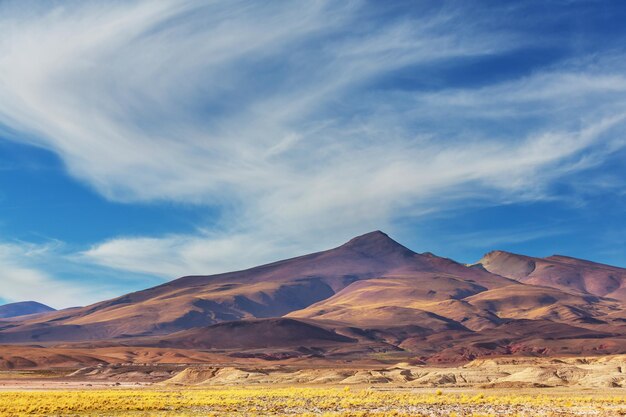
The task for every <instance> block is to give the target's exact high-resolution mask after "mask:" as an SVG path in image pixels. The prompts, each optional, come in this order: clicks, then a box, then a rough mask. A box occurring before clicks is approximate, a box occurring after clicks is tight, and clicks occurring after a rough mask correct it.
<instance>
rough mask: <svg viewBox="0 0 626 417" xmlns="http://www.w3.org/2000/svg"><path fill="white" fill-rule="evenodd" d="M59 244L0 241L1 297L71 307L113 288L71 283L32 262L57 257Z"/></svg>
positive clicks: (8, 300)
mask: <svg viewBox="0 0 626 417" xmlns="http://www.w3.org/2000/svg"><path fill="white" fill-rule="evenodd" d="M58 249H59V248H58V243H57V242H54V243H49V244H38V245H37V244H30V243H6V242H5V243H0V271H2V272H1V273H0V274H1V275H0V282H1V283H2V285H1V286H0V297H1V298H2V299H4V300H6V301H7V302H17V301H38V302H42V303H44V304H47V305H49V306H51V307H55V308H61V307H71V306H77V305H80V304H83V303H86V302H95V301H98V300H99V299H100V297H102V296H103V295H112V293H111V292H110V291H107V290H105V291H102V288H95V286H94V285H93V283H90V284H86V283H76V282H68V281H66V280H64V279H62V278H60V277H55V276H52V275H50V273H49V272H48V271H45V269H44V268H37V267H35V266H33V264H38V263H41V261H42V260H43V259H45V258H47V257H50V256H58V253H57V251H58Z"/></svg>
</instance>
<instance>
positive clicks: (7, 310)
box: [0, 301, 56, 319]
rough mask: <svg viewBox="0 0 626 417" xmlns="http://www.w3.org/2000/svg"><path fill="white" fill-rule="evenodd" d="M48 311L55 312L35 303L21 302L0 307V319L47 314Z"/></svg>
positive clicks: (50, 308)
mask: <svg viewBox="0 0 626 417" xmlns="http://www.w3.org/2000/svg"><path fill="white" fill-rule="evenodd" d="M50 311H56V310H55V309H54V308H52V307H48V306H47V305H45V304H41V303H38V302H36V301H21V302H19V303H11V304H5V305H2V306H0V319H6V318H10V317H20V316H27V315H29V314H38V313H47V312H50Z"/></svg>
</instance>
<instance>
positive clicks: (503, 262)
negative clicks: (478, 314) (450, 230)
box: [478, 251, 626, 302]
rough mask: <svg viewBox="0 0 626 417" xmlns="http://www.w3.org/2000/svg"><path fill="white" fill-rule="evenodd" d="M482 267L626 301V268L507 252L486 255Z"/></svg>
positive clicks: (557, 256)
mask: <svg viewBox="0 0 626 417" xmlns="http://www.w3.org/2000/svg"><path fill="white" fill-rule="evenodd" d="M478 264H480V265H482V266H483V267H484V268H485V269H486V270H488V271H489V272H492V273H494V274H498V275H501V276H504V277H508V278H511V279H515V280H518V281H520V282H523V283H526V284H532V285H541V286H546V287H552V288H557V289H561V290H565V291H568V292H573V291H576V292H579V293H584V294H593V295H596V296H600V297H608V298H615V299H616V300H619V301H621V302H625V301H626V269H623V268H618V267H614V266H609V265H603V264H599V263H595V262H590V261H586V260H582V259H576V258H570V257H567V256H560V255H554V256H549V257H547V258H533V257H530V256H524V255H517V254H513V253H509V252H504V251H493V252H490V253H488V254H486V255H485V256H484V257H483V258H482V259H481V260H480V261H478Z"/></svg>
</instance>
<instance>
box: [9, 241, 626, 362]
mask: <svg viewBox="0 0 626 417" xmlns="http://www.w3.org/2000/svg"><path fill="white" fill-rule="evenodd" d="M596 265H598V266H597V267H596ZM622 274H623V277H624V279H626V270H624V269H622V268H618V267H611V266H602V265H599V264H594V263H593V262H591V261H584V260H577V259H575V258H567V260H561V258H558V259H555V258H552V259H551V258H550V257H547V258H534V257H529V256H525V255H516V254H512V253H509V252H505V251H491V252H489V253H488V254H486V255H485V256H484V257H483V258H482V259H481V260H480V261H479V262H478V263H476V264H473V265H464V264H461V263H458V262H456V261H454V260H452V259H448V258H443V257H439V256H437V255H434V254H432V253H429V252H425V253H417V252H414V251H412V250H411V249H409V248H407V247H405V246H403V245H401V244H400V243H398V242H396V241H395V240H393V239H392V238H390V237H389V236H388V235H387V234H385V233H383V232H381V231H374V232H370V233H366V234H364V235H361V236H357V237H355V238H353V239H351V240H349V241H348V242H346V243H344V244H342V245H340V246H337V247H335V248H333V249H329V250H325V251H320V252H315V253H311V254H307V255H302V256H298V257H294V258H290V259H286V260H282V261H277V262H273V263H269V264H265V265H261V266H258V267H254V268H249V269H245V270H241V271H234V272H228V273H222V274H216V275H208V276H203V275H195V276H185V277H181V278H178V279H176V280H172V281H169V282H167V283H164V284H161V285H159V286H156V287H152V288H148V289H145V290H142V291H137V292H134V293H130V294H126V295H122V296H120V297H117V298H114V299H111V300H105V301H102V302H100V303H96V304H93V305H90V306H86V307H83V308H77V309H71V310H64V311H59V312H52V313H47V314H45V315H42V316H34V317H29V316H27V317H25V318H23V319H20V320H12V321H11V322H10V323H3V322H1V321H0V344H2V343H4V344H11V343H37V344H45V345H52V346H55V345H59V344H61V345H63V346H65V345H68V344H69V345H70V346H78V345H80V346H100V345H103V344H104V345H106V346H109V345H123V346H139V347H142V348H141V349H145V348H149V347H150V348H162V347H164V346H167V347H169V348H172V349H174V348H183V349H191V350H193V349H199V350H201V349H212V350H213V349H217V350H219V351H223V352H225V354H228V355H230V354H232V355H244V356H245V355H253V356H254V355H261V356H263V357H268V358H280V357H285V355H287V356H290V357H291V356H293V355H295V356H296V357H297V356H298V355H301V354H302V355H307V354H315V355H316V356H320V355H321V356H322V357H328V358H332V357H338V358H339V357H350V358H352V359H351V360H362V359H363V358H366V357H369V356H370V355H372V354H374V353H375V352H396V353H394V354H401V355H409V356H412V357H419V358H421V359H420V360H425V361H429V360H431V361H442V360H455V359H454V358H457V359H459V358H466V359H467V358H470V357H477V356H485V355H494V354H524V355H525V354H550V353H549V352H556V351H558V352H561V351H562V350H563V351H566V352H572V353H575V352H586V353H588V352H590V351H591V352H598V353H621V352H622V351H624V352H626V325H625V323H626V308H624V305H623V303H622V299H620V298H615V297H612V298H609V297H607V295H610V296H613V295H620V294H621V293H620V291H621V288H622V287H621V282H622V281H620V280H619V279H616V278H615V277H613V275H615V276H618V277H622ZM609 275H610V276H611V277H613V278H611V277H609ZM597 277H600V278H603V280H604V281H602V280H601V281H602V282H603V283H604V284H606V285H605V287H604V288H601V287H598V288H596V287H594V286H593V285H591V284H592V283H593V280H594V279H595V278H597ZM611 279H613V281H615V282H617V284H619V285H614V287H615V288H610V285H608V284H610V281H611ZM620 279H621V278H620ZM609 290H611V291H609ZM242 329H243V330H242ZM218 340H219V341H218ZM138 349H139V348H138ZM285 349H287V350H288V352H287V353H286V351H285ZM137 351H138V352H139V351H140V349H139V350H137ZM246 352H251V353H246ZM281 352H282V353H281ZM311 352H314V353H311ZM537 352H543V353H537ZM546 352H548V353H546ZM346 355H347V356H346Z"/></svg>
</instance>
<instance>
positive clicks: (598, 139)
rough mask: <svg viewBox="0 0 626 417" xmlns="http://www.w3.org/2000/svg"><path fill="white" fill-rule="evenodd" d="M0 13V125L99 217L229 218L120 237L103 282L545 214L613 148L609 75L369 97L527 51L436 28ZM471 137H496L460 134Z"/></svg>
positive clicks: (160, 7) (450, 17) (613, 78)
mask: <svg viewBox="0 0 626 417" xmlns="http://www.w3.org/2000/svg"><path fill="white" fill-rule="evenodd" d="M0 7H4V9H3V11H4V13H2V14H1V15H3V16H5V17H4V18H3V17H0V31H1V33H2V34H3V36H2V38H1V39H0V123H1V124H4V125H6V126H8V127H10V128H11V129H13V130H16V131H18V132H19V134H17V135H16V136H15V137H14V139H15V140H21V141H25V140H28V141H29V142H31V143H33V144H35V145H37V146H41V147H45V148H47V149H50V150H52V151H53V152H55V153H57V154H58V155H59V156H60V157H61V158H62V159H63V161H64V162H65V164H66V166H67V169H68V171H69V172H70V173H71V175H73V176H74V177H76V178H77V179H79V180H81V181H83V182H85V183H87V184H89V185H90V186H92V187H94V188H95V189H96V190H97V191H99V192H100V193H101V194H103V195H105V196H106V197H107V198H109V199H112V200H116V201H123V202H129V203H131V202H138V201H139V202H154V201H162V200H169V201H176V202H183V203H192V204H198V205H212V206H215V207H217V208H219V209H220V210H221V212H222V213H223V215H222V217H223V220H222V222H221V223H220V224H219V229H218V230H214V231H212V232H210V233H209V232H199V233H197V234H195V235H190V236H179V235H167V236H163V237H150V238H148V237H132V236H130V237H116V238H113V239H111V240H109V241H106V242H104V243H100V244H96V245H94V246H93V247H92V248H91V249H90V250H87V251H86V252H84V253H83V254H82V255H81V257H82V259H83V260H88V261H90V262H94V263H97V264H100V265H104V266H108V267H113V268H118V269H123V270H129V271H137V272H144V273H152V274H158V275H161V276H175V275H182V274H189V273H208V272H218V271H220V270H223V269H231V268H239V267H245V266H252V265H254V264H255V263H260V262H263V261H269V260H272V259H277V258H279V257H281V256H286V255H291V254H297V253H298V252H299V251H302V252H305V251H308V250H312V249H321V248H323V247H325V246H326V245H332V244H337V243H340V242H341V241H342V240H345V239H347V238H349V237H350V236H351V235H354V234H356V233H359V232H363V231H368V230H370V229H377V228H390V227H392V224H393V222H394V219H396V218H397V217H399V216H410V215H415V214H416V213H425V212H428V211H432V210H437V209H440V208H441V209H443V208H447V207H450V206H454V205H456V204H457V203H458V202H459V201H462V200H463V199H464V198H467V197H476V196H481V197H482V198H485V199H488V200H490V201H494V200H495V201H498V200H505V201H511V200H528V199H541V198H548V197H550V194H549V192H547V190H548V188H549V186H550V184H551V182H552V181H553V180H555V179H557V178H561V177H562V176H563V175H566V174H567V173H570V172H573V171H577V170H581V169H584V168H585V167H587V166H590V165H592V164H597V163H599V161H601V160H602V159H603V156H604V155H606V153H607V152H611V151H612V150H613V149H616V148H619V147H621V146H623V143H622V141H621V140H622V139H621V138H620V137H619V136H617V135H615V134H614V131H615V129H617V128H618V127H623V115H624V114H625V113H626V106H624V100H623V99H622V98H621V97H622V96H623V93H624V90H625V89H626V78H624V77H623V76H622V71H621V69H620V68H616V69H615V70H614V71H607V70H603V71H597V70H596V69H595V67H594V66H593V65H591V64H589V63H585V62H584V61H583V62H576V63H565V64H564V65H565V66H566V68H550V69H548V70H546V71H544V72H538V73H534V74H531V75H529V76H527V77H525V78H523V79H521V80H520V79H518V80H513V81H507V82H502V83H494V84H492V85H489V86H486V87H480V88H478V87H476V88H474V87H471V86H470V87H465V88H456V89H452V88H447V89H443V90H442V91H435V92H425V91H419V90H417V91H410V92H406V91H405V92H399V91H396V90H394V89H383V88H376V87H375V86H376V83H377V81H378V80H380V79H381V78H384V77H389V76H390V74H393V72H394V71H397V70H399V69H405V68H407V67H415V68H419V67H420V66H426V65H431V66H432V65H437V64H438V63H441V62H452V61H454V60H460V59H463V58H467V57H480V56H485V55H490V54H497V53H500V52H507V51H508V52H510V51H514V50H515V49H516V48H520V47H522V46H524V45H526V44H527V43H529V42H532V41H533V39H532V36H531V35H527V36H524V37H520V36H516V35H514V34H513V33H498V34H497V36H493V34H491V33H488V32H485V31H483V29H481V27H482V26H481V22H480V21H476V20H472V19H467V18H466V16H464V15H463V13H458V12H455V11H451V10H448V9H445V10H443V11H440V12H433V13H430V14H427V15H425V16H423V17H419V18H410V19H409V18H404V19H396V20H385V21H383V20H377V21H376V22H372V21H368V22H367V25H366V26H365V27H363V28H361V25H362V24H363V22H362V21H361V20H359V19H363V13H362V11H363V10H362V8H361V7H360V3H358V2H354V3H352V2H348V3H332V2H328V3H327V2H304V3H301V2H299V3H295V2H294V3H276V4H272V5H267V4H263V5H261V4H260V3H258V4H254V3H247V2H225V3H203V2H178V1H163V2H157V3H155V2H136V3H123V2H122V3H115V4H111V3H82V4H73V5H72V8H70V7H66V8H63V7H56V8H55V9H54V10H46V9H47V7H46V6H41V5H39V6H38V7H37V8H36V9H39V10H36V11H34V12H33V11H31V10H26V9H25V8H20V4H19V3H11V4H10V5H5V6H0ZM488 18H493V17H491V16H490V17H488ZM450 28H454V30H450ZM372 86H374V87H372ZM528 117H531V118H533V123H531V125H530V126H527V127H517V128H515V129H510V130H507V133H506V134H505V133H502V132H499V131H498V127H499V126H501V125H502V123H503V120H505V121H512V122H511V123H512V124H513V123H514V124H517V125H523V124H524V120H525V119H524V118H528ZM477 119H481V120H483V126H484V125H486V126H489V125H490V124H493V126H495V128H483V129H470V128H469V127H467V126H470V125H471V123H466V122H467V121H468V120H477ZM485 120H487V121H486V122H485ZM451 132H455V133H454V134H452V133H451Z"/></svg>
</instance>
